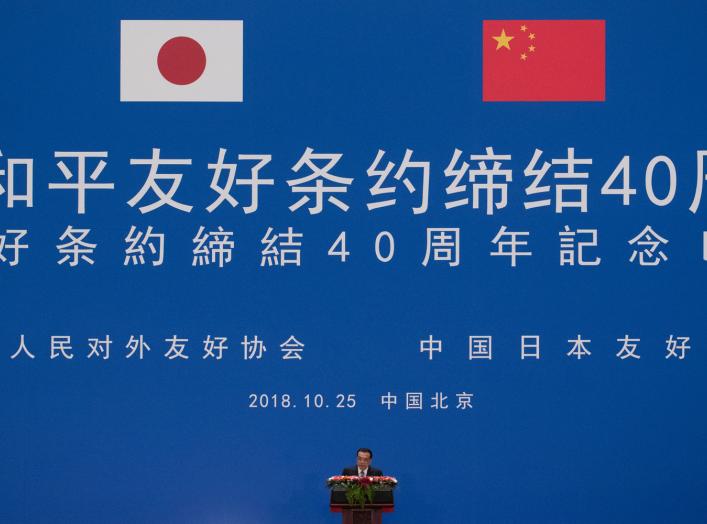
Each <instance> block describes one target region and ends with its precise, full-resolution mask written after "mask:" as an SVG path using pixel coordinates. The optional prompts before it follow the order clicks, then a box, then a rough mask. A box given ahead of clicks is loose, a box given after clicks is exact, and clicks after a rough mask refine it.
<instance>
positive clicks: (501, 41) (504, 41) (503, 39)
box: [492, 29, 515, 51]
mask: <svg viewBox="0 0 707 524" xmlns="http://www.w3.org/2000/svg"><path fill="white" fill-rule="evenodd" d="M492 38H493V39H494V40H495V41H496V42H498V45H497V46H496V51H498V50H499V49H501V48H502V47H505V48H506V49H508V50H509V51H510V50H511V46H510V45H509V44H510V42H511V40H513V39H514V38H515V36H508V35H506V30H505V29H501V34H500V35H499V36H493V37H492Z"/></svg>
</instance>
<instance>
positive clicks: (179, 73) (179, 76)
mask: <svg viewBox="0 0 707 524" xmlns="http://www.w3.org/2000/svg"><path fill="white" fill-rule="evenodd" d="M157 67H158V68H159V70H160V73H161V74H162V76H163V77H164V78H165V79H166V80H167V81H169V82H172V83H173V84H177V85H180V86H183V85H187V84H192V83H194V82H196V81H197V80H198V79H199V77H201V75H202V74H203V72H204V69H206V53H205V52H204V48H203V47H201V44H199V42H197V41H196V40H194V39H193V38H189V37H188V36H177V37H174V38H172V39H170V40H167V41H166V42H165V43H164V45H162V47H161V48H160V52H159V53H158V54H157Z"/></svg>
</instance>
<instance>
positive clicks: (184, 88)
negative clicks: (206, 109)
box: [120, 20, 243, 102]
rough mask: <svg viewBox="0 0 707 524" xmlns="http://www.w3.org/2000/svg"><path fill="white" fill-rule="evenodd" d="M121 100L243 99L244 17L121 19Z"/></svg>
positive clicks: (219, 100)
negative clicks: (233, 18) (238, 18)
mask: <svg viewBox="0 0 707 524" xmlns="http://www.w3.org/2000/svg"><path fill="white" fill-rule="evenodd" d="M120 100H121V102H170V101H179V102H242V101H243V21H242V20H121V22H120Z"/></svg>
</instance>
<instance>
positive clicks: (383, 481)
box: [327, 475, 398, 508]
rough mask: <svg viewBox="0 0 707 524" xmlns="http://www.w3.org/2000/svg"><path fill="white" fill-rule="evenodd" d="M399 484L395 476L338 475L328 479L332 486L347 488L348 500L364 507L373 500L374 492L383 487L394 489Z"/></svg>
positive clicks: (329, 484)
mask: <svg viewBox="0 0 707 524" xmlns="http://www.w3.org/2000/svg"><path fill="white" fill-rule="evenodd" d="M397 485H398V481H397V479H396V478H395V477H386V476H382V477H356V476H348V475H336V476H334V477H329V478H328V479H327V486H329V487H330V488H343V489H345V490H346V500H347V502H348V503H349V504H351V505H353V506H361V507H362V508H363V507H364V506H365V505H366V502H368V503H369V504H370V503H372V502H373V492H374V491H378V490H381V489H393V488H395V486H397Z"/></svg>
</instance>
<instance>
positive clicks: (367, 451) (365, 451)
mask: <svg viewBox="0 0 707 524" xmlns="http://www.w3.org/2000/svg"><path fill="white" fill-rule="evenodd" d="M359 453H368V454H369V455H370V456H371V458H373V452H372V451H371V450H370V449H368V448H358V449H357V450H356V456H358V454H359Z"/></svg>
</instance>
